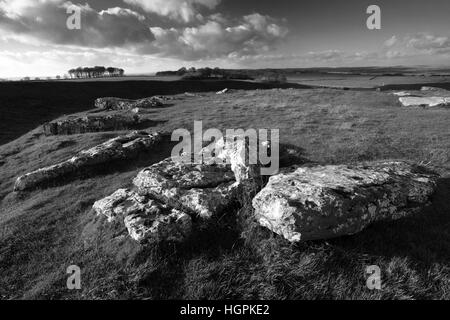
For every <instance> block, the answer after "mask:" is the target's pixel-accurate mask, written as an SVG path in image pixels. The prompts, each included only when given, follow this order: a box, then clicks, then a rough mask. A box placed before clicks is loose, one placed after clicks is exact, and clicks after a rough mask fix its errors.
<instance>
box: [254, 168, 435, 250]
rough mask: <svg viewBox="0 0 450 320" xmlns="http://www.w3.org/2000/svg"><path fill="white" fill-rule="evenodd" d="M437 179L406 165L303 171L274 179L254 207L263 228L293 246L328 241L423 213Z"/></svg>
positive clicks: (286, 173) (272, 178) (300, 169)
mask: <svg viewBox="0 0 450 320" xmlns="http://www.w3.org/2000/svg"><path fill="white" fill-rule="evenodd" d="M436 179H437V176H436V175H434V174H430V173H424V172H423V171H421V170H420V169H419V168H417V167H415V166H413V165H410V164H408V163H405V162H374V163H366V164H361V165H357V166H345V165H341V166H317V167H310V168H308V167H305V168H298V169H297V170H295V171H291V172H284V173H281V174H279V175H276V176H273V177H271V178H270V180H269V183H268V185H267V186H266V187H265V188H264V189H263V190H262V191H261V192H260V193H259V194H258V195H257V196H256V197H255V198H254V200H253V207H254V208H255V214H256V217H257V219H258V220H259V222H260V224H261V225H263V226H265V227H267V228H269V229H271V230H272V231H274V232H275V233H278V234H280V235H282V236H284V237H285V238H286V239H287V240H289V241H291V242H300V241H307V240H316V239H328V238H333V237H338V236H342V235H352V234H355V233H358V232H360V231H361V230H363V229H364V228H365V227H367V226H368V225H370V224H371V223H373V222H376V221H380V220H395V219H398V218H401V217H404V216H407V215H410V214H411V213H414V212H417V211H418V210H419V209H420V208H421V207H423V206H424V205H426V204H427V203H428V202H429V200H430V197H431V195H432V194H433V193H434V191H435V186H436Z"/></svg>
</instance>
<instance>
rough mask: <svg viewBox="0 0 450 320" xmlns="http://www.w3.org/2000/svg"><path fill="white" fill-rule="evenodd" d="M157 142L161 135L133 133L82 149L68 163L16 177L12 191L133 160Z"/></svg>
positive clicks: (33, 187)
mask: <svg viewBox="0 0 450 320" xmlns="http://www.w3.org/2000/svg"><path fill="white" fill-rule="evenodd" d="M161 139H162V135H161V134H159V133H154V134H148V133H146V132H137V131H136V132H132V133H130V134H128V135H126V136H120V137H117V138H114V139H111V140H109V141H107V142H105V143H102V144H100V145H98V146H96V147H94V148H91V149H88V150H83V151H81V152H79V153H78V154H77V155H75V156H74V157H72V158H71V159H69V160H66V161H63V162H61V163H58V164H55V165H52V166H49V167H45V168H41V169H39V170H36V171H33V172H30V173H27V174H25V175H23V176H20V177H19V178H17V180H16V183H15V185H14V191H24V190H31V189H35V188H37V187H39V186H41V185H44V184H46V183H50V182H52V181H56V180H60V179H62V178H63V177H64V176H66V175H68V174H73V173H76V172H78V171H81V170H82V169H85V168H88V167H93V166H97V165H100V164H104V163H108V162H111V161H116V160H127V159H132V158H135V157H136V156H138V155H139V153H140V152H143V151H149V150H151V149H152V148H154V146H155V145H156V144H157V143H158V142H160V141H161Z"/></svg>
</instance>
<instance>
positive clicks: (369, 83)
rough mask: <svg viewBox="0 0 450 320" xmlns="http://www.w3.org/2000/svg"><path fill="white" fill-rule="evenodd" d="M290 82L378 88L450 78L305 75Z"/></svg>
mask: <svg viewBox="0 0 450 320" xmlns="http://www.w3.org/2000/svg"><path fill="white" fill-rule="evenodd" d="M288 81H289V82H292V83H299V84H304V85H310V86H319V87H338V88H343V87H347V88H377V87H382V86H388V85H399V86H402V85H411V84H418V83H420V84H427V83H449V82H450V76H433V77H431V76H428V77H427V76H419V75H416V76H411V75H406V76H379V77H378V76H360V75H345V74H344V75H341V74H305V75H301V76H295V77H288Z"/></svg>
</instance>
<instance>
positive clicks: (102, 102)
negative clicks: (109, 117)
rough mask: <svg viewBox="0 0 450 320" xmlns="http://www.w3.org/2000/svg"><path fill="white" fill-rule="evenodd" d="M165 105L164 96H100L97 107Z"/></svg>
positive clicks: (144, 107)
mask: <svg viewBox="0 0 450 320" xmlns="http://www.w3.org/2000/svg"><path fill="white" fill-rule="evenodd" d="M163 105H164V100H163V98H162V97H151V98H144V99H139V100H130V99H120V98H114V97H106V98H98V99H97V100H95V107H96V108H99V109H102V110H133V109H136V108H139V109H146V108H157V107H162V106H163Z"/></svg>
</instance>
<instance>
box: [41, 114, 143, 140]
mask: <svg viewBox="0 0 450 320" xmlns="http://www.w3.org/2000/svg"><path fill="white" fill-rule="evenodd" d="M139 123H140V118H139V116H128V117H125V116H122V115H106V116H87V117H70V118H68V119H64V120H57V121H52V122H49V123H46V124H44V134H45V135H46V136H51V135H71V134H81V133H87V132H102V131H113V130H128V129H132V128H133V126H135V125H137V124H139Z"/></svg>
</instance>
